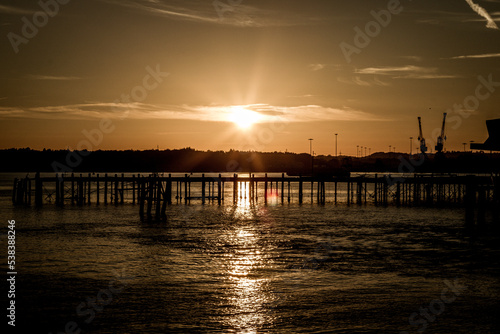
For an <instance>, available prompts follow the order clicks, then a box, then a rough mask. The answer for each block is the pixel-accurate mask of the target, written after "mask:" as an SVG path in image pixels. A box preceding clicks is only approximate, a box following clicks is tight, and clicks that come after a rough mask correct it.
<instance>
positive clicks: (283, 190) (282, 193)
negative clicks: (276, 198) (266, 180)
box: [281, 173, 285, 204]
mask: <svg viewBox="0 0 500 334" xmlns="http://www.w3.org/2000/svg"><path fill="white" fill-rule="evenodd" d="M284 198H285V173H281V204H283V202H284Z"/></svg>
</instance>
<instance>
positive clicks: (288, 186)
mask: <svg viewBox="0 0 500 334" xmlns="http://www.w3.org/2000/svg"><path fill="white" fill-rule="evenodd" d="M288 203H290V181H288Z"/></svg>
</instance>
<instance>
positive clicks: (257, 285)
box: [224, 184, 274, 333]
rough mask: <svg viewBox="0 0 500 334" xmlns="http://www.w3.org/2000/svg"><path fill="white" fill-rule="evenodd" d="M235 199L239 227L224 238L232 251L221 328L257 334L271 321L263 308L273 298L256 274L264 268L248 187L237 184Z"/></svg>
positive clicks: (272, 317)
mask: <svg viewBox="0 0 500 334" xmlns="http://www.w3.org/2000/svg"><path fill="white" fill-rule="evenodd" d="M238 199H239V201H238V202H237V203H235V205H234V207H233V210H234V211H233V215H234V218H235V223H236V224H237V225H239V226H235V228H234V229H232V230H230V231H228V234H227V235H226V236H225V239H226V240H227V242H228V243H229V244H231V245H232V247H231V249H230V250H228V251H230V252H231V255H230V256H228V257H227V263H226V268H227V269H226V275H225V278H224V279H225V280H226V281H227V282H228V286H229V288H228V289H227V291H226V293H225V299H226V301H225V302H226V305H227V307H228V309H227V317H225V319H224V325H225V326H228V327H230V328H233V329H235V330H237V331H238V332H241V333H257V332H258V331H259V330H260V329H261V328H262V327H263V326H264V325H265V324H269V323H272V322H273V321H274V315H273V313H272V312H270V311H269V309H268V307H267V306H266V305H268V304H269V302H270V299H271V298H272V297H273V296H272V294H271V293H270V292H269V291H268V290H266V289H267V287H268V283H269V282H268V279H267V278H263V277H264V275H262V274H261V273H259V271H260V270H262V269H263V268H265V266H266V259H265V249H264V246H262V243H261V242H260V238H261V236H260V233H259V228H260V226H259V225H258V221H259V220H258V217H257V212H258V210H257V209H256V208H255V204H254V203H253V201H251V200H250V196H249V187H248V184H247V185H246V186H245V185H241V184H240V187H239V193H238ZM241 223H243V224H242V225H240V224H241Z"/></svg>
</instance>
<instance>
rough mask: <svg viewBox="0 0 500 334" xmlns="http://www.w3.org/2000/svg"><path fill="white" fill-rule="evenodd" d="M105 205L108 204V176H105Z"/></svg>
mask: <svg viewBox="0 0 500 334" xmlns="http://www.w3.org/2000/svg"><path fill="white" fill-rule="evenodd" d="M104 204H108V174H107V173H106V174H104Z"/></svg>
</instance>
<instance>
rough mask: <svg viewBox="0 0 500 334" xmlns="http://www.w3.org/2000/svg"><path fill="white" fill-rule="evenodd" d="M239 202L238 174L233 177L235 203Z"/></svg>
mask: <svg viewBox="0 0 500 334" xmlns="http://www.w3.org/2000/svg"><path fill="white" fill-rule="evenodd" d="M237 201H238V174H236V173H234V175H233V203H236V202H237Z"/></svg>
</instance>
